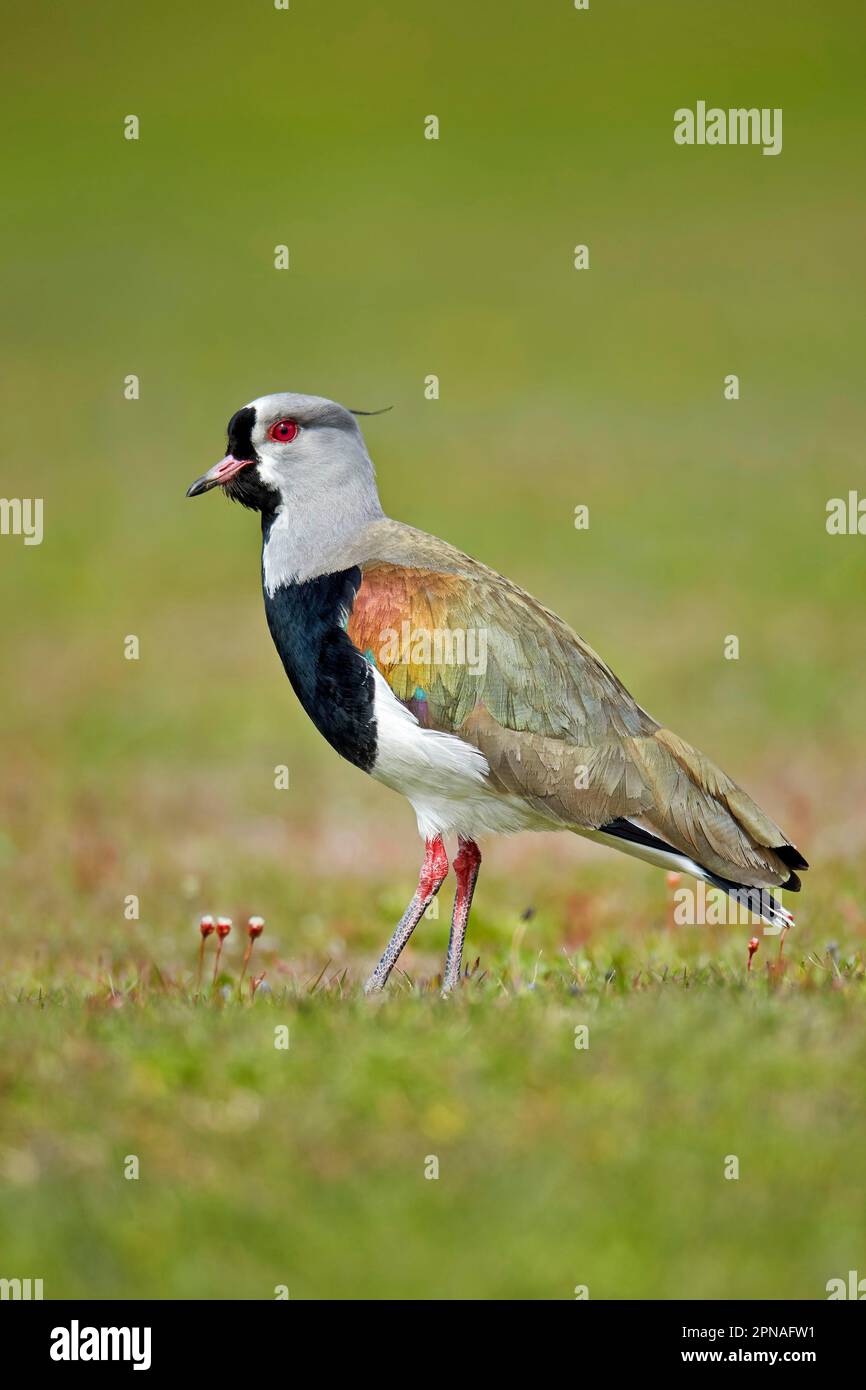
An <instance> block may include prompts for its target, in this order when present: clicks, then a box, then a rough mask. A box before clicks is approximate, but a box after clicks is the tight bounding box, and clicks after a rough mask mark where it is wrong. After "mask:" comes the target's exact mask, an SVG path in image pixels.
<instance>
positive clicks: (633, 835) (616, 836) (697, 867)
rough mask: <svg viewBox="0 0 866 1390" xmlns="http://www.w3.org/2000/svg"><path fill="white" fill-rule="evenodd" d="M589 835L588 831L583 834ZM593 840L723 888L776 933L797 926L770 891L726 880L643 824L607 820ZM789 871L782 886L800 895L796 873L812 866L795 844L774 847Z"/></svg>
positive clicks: (622, 817) (595, 833) (626, 820)
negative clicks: (610, 844)
mask: <svg viewBox="0 0 866 1390" xmlns="http://www.w3.org/2000/svg"><path fill="white" fill-rule="evenodd" d="M584 833H586V832H584ZM590 835H591V838H592V839H599V840H601V839H608V842H609V843H610V841H614V842H617V841H618V842H619V843H618V844H617V848H618V849H623V850H625V851H626V853H627V854H633V855H635V856H636V857H637V858H638V859H645V860H648V861H649V863H651V864H658V865H659V866H660V867H662V868H668V869H679V870H682V871H683V872H685V873H687V874H692V875H693V877H695V878H698V879H702V880H703V882H704V883H709V884H711V885H712V886H713V887H714V888H721V889H722V891H723V892H725V893H727V895H728V897H729V898H731V899H732V900H733V901H734V902H735V903H736V904H737V905H738V906H739V907H744V908H746V910H747V911H748V912H749V913H750V914H751V915H754V916H755V917H759V918H760V919H761V920H762V921H763V922H766V923H767V925H768V926H771V927H774V928H775V930H776V931H781V930H782V929H783V928H785V927H793V926H794V918H793V916H792V915H791V913H790V912H789V911H788V909H787V908H785V907H783V906H782V904H781V903H780V902H779V900H778V899H777V898H774V897H773V894H772V893H771V892H770V890H769V889H768V888H759V887H755V885H754V884H747V883H738V882H737V881H736V880H735V879H732V878H724V877H723V876H722V875H721V874H718V873H715V872H714V871H713V870H712V869H708V868H707V867H706V866H705V865H704V864H699V863H698V862H697V861H696V860H695V859H692V858H690V857H689V856H688V855H687V854H684V853H683V852H682V850H678V849H677V848H676V847H675V846H674V845H671V844H668V842H667V841H666V840H663V839H661V837H660V836H658V835H654V834H652V832H651V831H649V830H646V829H645V828H644V827H643V826H642V825H638V824H637V823H636V822H635V821H633V820H628V819H627V818H626V817H625V816H619V817H617V818H616V820H612V821H608V823H607V824H606V825H602V826H600V827H599V829H598V830H597V831H595V832H590ZM772 852H773V853H774V854H775V855H776V856H777V857H778V858H779V859H781V861H782V863H783V864H784V865H785V867H786V869H788V870H789V873H788V877H787V878H786V880H785V882H784V883H782V884H780V885H779V887H781V888H784V889H787V890H788V891H789V892H792V893H798V892H799V891H800V878H799V876H798V874H797V873H796V872H795V870H796V869H807V868H808V867H809V866H808V864H807V863H806V860H805V859H804V858H803V856H802V854H801V853H800V851H799V850H798V849H796V848H795V847H794V845H789V844H783V845H774V846H773V851H772Z"/></svg>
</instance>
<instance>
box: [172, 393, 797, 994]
mask: <svg viewBox="0 0 866 1390" xmlns="http://www.w3.org/2000/svg"><path fill="white" fill-rule="evenodd" d="M361 413H363V412H352V411H351V410H347V409H345V408H344V407H343V406H341V405H337V404H336V403H335V402H334V401H329V400H325V399H323V398H322V397H320V396H301V395H293V394H290V393H288V392H285V393H283V392H280V393H278V394H276V395H272V396H262V397H260V398H259V399H258V400H255V401H251V402H250V404H249V405H245V406H244V407H243V408H242V409H241V410H238V411H237V412H236V413H235V414H234V415H233V416H232V418H231V420H230V421H229V426H228V452H227V454H226V457H225V458H224V459H222V460H221V461H220V462H219V463H217V464H215V465H214V467H213V468H211V469H210V471H209V472H208V473H205V474H204V476H203V477H201V478H199V479H198V481H197V482H195V483H193V485H192V487H191V488H190V489H189V491H188V494H187V495H188V496H189V497H197V496H198V495H199V493H202V492H207V491H209V490H210V489H211V488H214V487H217V486H220V487H222V488H223V490H224V491H225V492H226V494H227V495H228V496H229V497H231V498H233V499H234V500H235V501H237V502H241V503H242V504H243V505H244V506H245V507H250V508H252V509H253V510H255V511H258V512H261V517H262V584H263V588H264V599H265V612H266V614H267V620H268V626H269V627H270V630H271V635H272V637H273V639H274V643H275V645H276V648H277V651H278V652H279V655H280V658H281V660H282V663H283V666H284V667H285V670H286V674H287V676H288V678H289V680H290V681H291V683H292V687H293V688H294V691H295V693H296V695H297V697H298V699H299V700H300V702H301V704H302V705H303V707H304V709H305V710H306V712H307V714H308V715H309V717H310V719H312V721H313V723H314V724H315V725H316V727H317V729H318V730H319V732H320V733H321V734H323V735H324V737H325V738H326V739H327V740H328V742H329V743H330V744H331V745H332V747H333V748H335V749H336V750H337V752H338V753H341V754H342V755H343V757H344V758H347V759H348V760H349V762H352V763H354V764H355V766H356V767H359V768H362V769H363V770H364V771H365V772H369V773H370V774H371V775H372V776H373V777H375V778H377V780H378V781H380V782H384V783H385V784H386V786H389V787H393V788H394V790H395V791H399V792H402V793H403V795H404V796H406V797H407V798H408V799H409V801H410V802H411V803H412V806H413V808H414V810H415V814H416V816H417V819H418V829H419V832H420V834H421V837H422V839H423V840H424V845H425V850H424V860H423V863H422V865H421V872H420V875H419V878H418V887H417V889H416V890H415V893H414V895H413V897H412V901H411V902H410V903H409V906H408V907H407V908H406V911H405V912H404V914H403V916H402V917H401V918H400V921H399V923H398V925H397V928H396V930H395V932H394V935H393V936H392V937H391V940H390V942H389V943H388V946H387V949H386V950H385V954H384V955H383V956H382V959H381V960H380V961H379V964H378V965H377V966H376V969H375V970H374V971H373V973H372V975H371V976H370V978H369V980H368V981H367V986H366V988H367V991H368V993H371V992H374V991H377V990H381V989H382V987H383V985H384V984H385V981H386V980H387V979H388V976H389V975H390V973H391V971H392V969H393V967H394V964H395V962H396V960H397V958H398V957H399V955H400V952H401V951H402V950H403V947H404V946H405V945H406V942H407V941H408V940H409V937H410V936H411V935H412V932H413V931H414V930H415V927H416V926H417V925H418V922H419V920H420V919H421V917H422V915H423V914H424V912H425V910H426V909H427V907H428V906H429V905H430V903H431V902H432V900H433V898H434V896H435V895H436V893H438V891H439V889H440V887H441V886H442V883H443V881H444V879H445V877H446V875H447V873H448V859H447V857H446V853H445V844H444V838H443V837H444V836H445V835H447V834H449V833H450V834H453V835H456V836H457V843H458V852H457V855H456V857H455V859H454V861H453V867H454V871H455V874H456V878H457V891H456V896H455V902H454V912H453V917H452V921H451V935H450V939H449V942H448V955H447V959H446V962H445V971H444V976H443V992H444V993H446V994H447V993H449V992H450V991H451V990H452V989H453V988H454V986H455V985H456V984H457V983H458V982H459V980H460V968H461V967H460V962H461V957H462V953H463V940H464V937H465V935H466V925H467V921H468V918H469V909H470V906H471V903H472V894H473V892H474V889H475V882H476V879H477V877H478V868H479V865H480V863H481V855H480V853H479V850H478V844H477V840H478V837H479V836H480V835H482V834H484V833H491V832H507V831H515V830H573V831H576V832H577V833H578V834H580V835H585V836H587V837H589V838H590V839H593V840H597V841H600V842H601V843H603V844H606V845H612V846H614V847H615V848H617V849H620V850H624V851H625V852H626V853H627V854H633V855H637V856H638V857H639V858H641V859H646V860H649V861H650V862H651V863H653V864H658V865H662V866H664V867H667V868H673V869H678V870H684V871H685V872H686V873H689V874H692V875H693V876H694V877H695V878H698V879H703V880H704V881H705V882H706V883H709V884H712V885H714V886H715V887H718V888H721V889H724V890H725V891H726V892H728V893H730V894H736V895H737V899H738V901H739V902H740V903H742V902H743V896H744V895H745V894H747V893H748V894H749V899H748V900H749V901H750V902H757V904H758V905H757V912H758V914H759V915H760V916H761V917H763V919H764V920H765V921H766V922H768V923H771V924H772V925H773V926H774V927H777V928H778V927H780V926H781V925H783V924H786V925H790V923H791V920H792V919H791V917H790V914H789V913H788V912H787V911H786V910H785V909H784V908H783V907H782V906H781V904H780V903H779V902H778V900H777V899H775V898H774V897H773V895H772V893H771V892H769V891H765V890H770V889H772V888H774V887H781V888H787V889H791V890H792V891H796V890H797V889H798V888H799V887H800V880H799V878H798V877H797V872H796V871H797V870H798V869H805V868H806V867H807V864H806V861H805V859H804V858H803V856H802V855H801V854H800V852H799V851H798V850H797V849H796V848H795V847H794V845H792V844H790V843H789V841H788V840H787V839H786V838H785V836H784V835H783V834H782V831H781V830H780V829H779V827H778V826H777V825H775V824H774V823H773V821H771V820H770V818H769V817H768V816H766V815H765V814H764V812H763V811H761V810H760V809H759V807H758V806H756V805H755V802H754V801H752V799H751V797H749V796H748V795H747V794H746V792H744V791H743V790H742V789H741V788H740V787H738V786H737V784H736V783H735V782H733V781H731V779H730V777H728V776H726V775H725V773H724V772H722V771H721V770H720V769H719V768H718V767H716V766H715V764H714V763H711V762H710V760H709V759H708V758H706V757H704V755H703V754H702V753H699V752H698V751H697V749H695V748H692V747H691V746H690V745H689V744H688V743H685V742H684V741H683V739H681V738H678V737H677V735H676V734H674V733H672V732H671V730H670V729H666V728H663V727H662V726H661V725H659V724H657V723H656V721H655V720H654V719H653V718H651V716H650V715H648V714H647V713H646V711H645V710H643V709H641V707H640V705H638V704H637V703H636V702H635V700H634V699H633V698H632V696H631V695H630V694H629V693H628V691H627V690H626V689H625V687H624V686H623V685H621V684H620V682H619V680H618V679H617V678H616V676H615V675H614V674H613V672H612V671H611V670H610V668H609V667H608V666H606V665H605V663H604V662H603V661H602V659H601V657H600V656H597V655H596V653H595V652H594V651H593V650H592V648H591V647H588V646H587V644H586V643H585V642H584V641H582V640H581V638H580V637H578V636H577V634H576V633H574V632H572V630H571V628H570V627H569V626H568V625H567V624H566V623H564V622H563V621H562V619H561V618H558V617H557V616H556V614H555V613H551V612H550V611H549V609H547V608H544V607H543V606H542V605H541V604H540V603H538V602H537V600H536V599H534V598H532V597H531V596H530V595H529V594H527V593H525V592H524V590H523V589H520V588H518V587H517V585H516V584H512V583H511V581H510V580H508V579H504V578H503V577H502V576H501V575H499V574H496V573H495V572H494V571H493V570H490V569H487V567H486V566H485V565H482V564H479V562H478V561H477V560H472V559H470V558H469V556H468V555H464V554H463V553H462V552H461V551H459V550H455V549H454V547H453V546H451V545H448V544H447V542H445V541H440V540H437V539H436V538H435V537H434V536H428V535H425V533H424V532H423V531H416V530H415V529H414V527H412V526H405V525H403V523H402V522H399V521H392V520H391V519H390V518H389V517H387V516H386V515H385V513H384V512H383V510H382V506H381V504H380V502H379V494H378V491H377V489H376V480H375V475H374V472H373V464H372V462H371V460H370V456H369V454H368V453H367V449H366V447H365V444H364V439H363V436H362V434H361V431H360V429H359V427H358V422H357V419H356V414H361ZM749 890H752V891H751V892H749Z"/></svg>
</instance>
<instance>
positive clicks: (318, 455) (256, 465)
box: [187, 391, 382, 577]
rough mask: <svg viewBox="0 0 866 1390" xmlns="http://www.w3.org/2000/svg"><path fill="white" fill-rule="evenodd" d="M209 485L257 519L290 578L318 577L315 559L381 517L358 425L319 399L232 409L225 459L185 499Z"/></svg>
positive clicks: (287, 397)
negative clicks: (218, 488) (245, 508)
mask: <svg viewBox="0 0 866 1390" xmlns="http://www.w3.org/2000/svg"><path fill="white" fill-rule="evenodd" d="M214 487H222V488H223V490H224V491H225V493H226V495H227V496H228V497H230V498H232V499H233V501H236V502H240V503H242V505H243V506H245V507H250V508H252V509H253V510H255V511H258V512H261V513H262V527H263V530H264V532H265V541H266V549H267V547H268V546H269V545H271V541H273V548H274V550H275V551H276V550H278V551H279V552H280V555H281V563H280V570H281V571H282V570H286V569H288V570H291V571H292V573H293V574H294V575H298V574H301V573H303V572H305V571H306V572H308V573H312V572H315V569H314V568H313V569H311V565H312V566H315V562H316V559H317V558H319V557H323V556H324V555H325V554H326V553H327V552H328V550H329V549H332V548H333V547H334V545H335V544H337V543H339V542H340V541H341V540H344V539H346V538H348V537H350V536H351V535H352V534H353V533H354V532H357V531H358V530H360V529H361V527H362V526H364V525H366V524H367V523H368V522H370V521H374V520H376V519H377V518H378V517H380V516H381V515H382V507H381V504H380V502H379V495H378V492H377V491H376V479H375V475H374V472H373V464H372V461H371V459H370V455H369V454H368V453H367V449H366V446H365V444H364V437H363V435H362V434H361V431H360V429H359V428H358V422H357V420H356V419H355V416H354V414H353V413H352V411H351V410H347V409H346V408H345V406H342V405H338V404H337V403H336V401H329V400H326V399H325V398H324V397H323V396H302V395H296V394H294V393H293V392H290V391H280V392H276V393H275V394H274V395H272V396H260V397H259V398H258V400H255V401H250V403H249V405H245V406H243V407H242V409H240V410H238V411H236V412H235V414H234V415H233V416H232V418H231V419H230V420H229V424H228V448H227V450H226V457H225V458H224V459H221V460H220V462H219V463H216V464H214V466H213V468H211V469H210V470H209V471H208V472H207V473H205V474H204V475H203V476H202V477H201V478H198V479H197V480H196V482H194V483H193V484H192V487H190V488H189V490H188V492H187V496H188V497H197V496H198V495H199V494H200V493H202V492H208V491H210V489H211V488H214ZM266 563H267V561H266ZM285 577H288V575H286V576H285Z"/></svg>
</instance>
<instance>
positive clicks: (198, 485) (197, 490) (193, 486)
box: [186, 478, 211, 497]
mask: <svg viewBox="0 0 866 1390" xmlns="http://www.w3.org/2000/svg"><path fill="white" fill-rule="evenodd" d="M210 486H211V484H210V483H209V482H208V480H207V478H196V480H195V482H194V483H190V485H189V487H188V488H187V490H186V495H187V497H200V496H201V494H202V493H203V492H207V491H208V488H209V487H210Z"/></svg>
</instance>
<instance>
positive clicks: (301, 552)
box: [262, 481, 384, 595]
mask: <svg viewBox="0 0 866 1390" xmlns="http://www.w3.org/2000/svg"><path fill="white" fill-rule="evenodd" d="M383 516H384V512H383V511H382V505H381V503H380V501H379V496H378V493H377V492H376V485H375V483H374V482H372V481H371V485H370V486H369V487H365V488H354V489H349V490H348V493H347V494H342V495H338V497H337V498H336V499H335V498H334V497H333V496H329V495H327V494H326V493H319V494H318V496H316V497H315V498H310V497H307V498H304V499H301V498H292V497H284V498H283V500H282V501H281V502H280V504H279V506H278V507H277V510H276V512H275V513H274V514H273V515H272V516H271V517H266V518H265V519H264V520H263V525H262V534H263V540H262V582H263V584H264V587H265V591H266V592H267V593H268V594H269V595H273V594H274V592H275V591H276V590H277V589H278V588H279V587H280V585H281V584H295V583H299V582H303V581H304V580H305V579H314V578H316V577H318V576H319V575H321V574H333V573H335V572H336V571H338V570H340V569H343V568H345V564H344V563H343V562H341V560H340V555H341V552H345V551H347V550H348V549H349V547H350V545H351V543H352V541H353V540H354V538H355V537H356V536H357V534H358V532H359V531H361V530H362V529H363V527H365V526H368V525H369V524H370V523H371V522H373V521H379V520H380V519H381V518H382V517H383Z"/></svg>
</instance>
